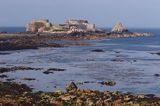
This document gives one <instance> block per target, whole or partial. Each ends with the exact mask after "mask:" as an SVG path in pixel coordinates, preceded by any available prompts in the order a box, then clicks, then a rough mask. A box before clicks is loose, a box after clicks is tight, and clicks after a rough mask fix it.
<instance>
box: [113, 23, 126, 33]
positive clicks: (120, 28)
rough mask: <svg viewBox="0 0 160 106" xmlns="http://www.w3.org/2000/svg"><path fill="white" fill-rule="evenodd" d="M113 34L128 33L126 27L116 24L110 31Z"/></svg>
mask: <svg viewBox="0 0 160 106" xmlns="http://www.w3.org/2000/svg"><path fill="white" fill-rule="evenodd" d="M112 32H113V33H123V32H128V30H127V29H126V27H125V26H124V25H123V24H122V23H121V22H118V23H117V24H116V25H115V26H114V27H113V29H112Z"/></svg>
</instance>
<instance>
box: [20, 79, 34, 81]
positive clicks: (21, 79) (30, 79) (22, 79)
mask: <svg viewBox="0 0 160 106" xmlns="http://www.w3.org/2000/svg"><path fill="white" fill-rule="evenodd" d="M21 80H27V81H33V80H36V79H35V78H21Z"/></svg>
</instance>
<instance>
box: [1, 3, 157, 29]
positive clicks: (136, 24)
mask: <svg viewBox="0 0 160 106" xmlns="http://www.w3.org/2000/svg"><path fill="white" fill-rule="evenodd" d="M33 19H49V20H50V21H51V22H52V23H64V22H65V20H67V19H87V20H88V21H89V22H90V23H95V24H96V26H97V27H112V26H113V25H114V24H115V23H117V22H122V23H123V24H124V25H125V26H126V27H130V28H160V0H0V26H25V25H26V24H27V23H28V22H29V21H31V20H33Z"/></svg>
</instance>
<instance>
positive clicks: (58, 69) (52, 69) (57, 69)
mask: <svg viewBox="0 0 160 106" xmlns="http://www.w3.org/2000/svg"><path fill="white" fill-rule="evenodd" d="M65 70H66V69H60V68H50V69H48V70H47V71H65Z"/></svg>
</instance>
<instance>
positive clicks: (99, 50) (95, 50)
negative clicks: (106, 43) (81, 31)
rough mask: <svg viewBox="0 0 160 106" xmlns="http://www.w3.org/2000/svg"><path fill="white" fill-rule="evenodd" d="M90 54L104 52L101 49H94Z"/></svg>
mask: <svg viewBox="0 0 160 106" xmlns="http://www.w3.org/2000/svg"><path fill="white" fill-rule="evenodd" d="M92 52H104V51H103V50H102V49H94V50H92Z"/></svg>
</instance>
